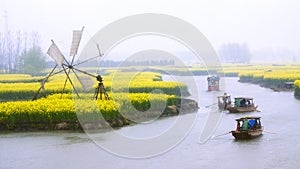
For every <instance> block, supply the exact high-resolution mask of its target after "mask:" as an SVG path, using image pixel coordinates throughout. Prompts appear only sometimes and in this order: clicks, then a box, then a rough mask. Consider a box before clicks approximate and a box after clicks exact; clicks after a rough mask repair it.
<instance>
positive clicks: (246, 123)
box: [242, 119, 249, 131]
mask: <svg viewBox="0 0 300 169" xmlns="http://www.w3.org/2000/svg"><path fill="white" fill-rule="evenodd" d="M248 126H249V121H248V120H247V119H245V120H244V121H243V124H242V131H247V130H248Z"/></svg>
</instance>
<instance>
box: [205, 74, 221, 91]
mask: <svg viewBox="0 0 300 169" xmlns="http://www.w3.org/2000/svg"><path fill="white" fill-rule="evenodd" d="M219 81H220V77H218V76H209V77H207V83H208V91H219V90H220V88H219Z"/></svg>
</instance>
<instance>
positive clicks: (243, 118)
mask: <svg viewBox="0 0 300 169" xmlns="http://www.w3.org/2000/svg"><path fill="white" fill-rule="evenodd" d="M260 118H261V117H252V116H249V117H241V118H239V119H235V120H236V121H244V120H251V119H254V120H259V119H260Z"/></svg>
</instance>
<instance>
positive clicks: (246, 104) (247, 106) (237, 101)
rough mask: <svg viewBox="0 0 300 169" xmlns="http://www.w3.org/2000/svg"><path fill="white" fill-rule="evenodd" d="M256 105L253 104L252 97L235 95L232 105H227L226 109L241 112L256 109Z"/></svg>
mask: <svg viewBox="0 0 300 169" xmlns="http://www.w3.org/2000/svg"><path fill="white" fill-rule="evenodd" d="M257 107H258V106H255V105H254V102H253V98H246V97H237V98H234V105H231V104H229V105H227V107H226V110H228V111H229V112H230V113H243V112H253V111H257Z"/></svg>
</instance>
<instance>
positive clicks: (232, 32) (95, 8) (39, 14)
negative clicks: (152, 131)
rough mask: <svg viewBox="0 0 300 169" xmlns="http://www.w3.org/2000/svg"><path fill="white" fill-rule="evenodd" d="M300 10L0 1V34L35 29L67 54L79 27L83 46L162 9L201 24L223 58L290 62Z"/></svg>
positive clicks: (281, 4)
mask: <svg viewBox="0 0 300 169" xmlns="http://www.w3.org/2000/svg"><path fill="white" fill-rule="evenodd" d="M299 9H300V2H299V1H297V0H287V1H283V0H281V1H273V0H265V1H260V0H252V1H238V0H226V1H217V0H207V1H194V0H185V1H179V0H172V1H170V0H161V1H153V0H143V1H139V0H127V1H116V0H100V1H99V0H86V1H74V0H72V1H71V0H64V1H60V0H44V1H40V0H26V1H18V0H0V14H1V15H0V16H1V17H0V25H1V26H0V32H1V33H4V34H6V33H7V32H17V31H20V32H21V33H23V34H24V33H27V34H28V35H31V34H32V32H36V33H38V37H39V38H38V42H37V43H38V44H39V45H40V46H41V48H42V50H43V51H44V52H46V51H47V49H48V47H49V46H50V44H51V41H50V40H51V39H54V40H55V42H56V43H57V44H58V46H59V47H60V49H61V50H62V52H63V53H65V54H66V55H67V54H68V53H69V48H70V43H71V39H72V30H74V29H78V30H80V29H81V28H82V26H85V28H86V29H85V31H84V35H83V40H82V43H81V46H80V48H82V47H83V46H84V44H85V43H86V42H87V40H88V39H90V38H91V37H92V36H93V35H94V34H95V33H96V32H97V31H98V30H100V29H101V28H102V27H104V26H105V25H107V24H109V23H111V22H114V21H115V20H118V19H120V18H123V17H126V16H130V15H134V14H140V13H162V14H168V15H172V16H175V17H178V18H180V19H183V20H185V21H187V22H189V23H190V24H192V25H194V26H195V27H197V28H198V29H199V30H200V31H201V32H202V33H203V34H204V35H205V36H206V37H207V38H208V40H209V41H210V42H211V44H212V45H213V47H214V48H215V50H216V51H217V52H218V54H219V56H220V57H221V60H223V61H226V62H232V63H235V62H245V63H262V62H270V63H275V62H290V63H291V62H299V61H300V48H299V44H300V33H299V30H300V22H299V21H300V18H299V16H300V10H299ZM30 37H32V36H28V38H27V40H28V39H30ZM79 52H80V50H79ZM178 52H182V51H180V49H178ZM235 55H239V56H243V58H244V59H242V61H241V60H239V59H236V58H235ZM186 57H188V54H187V56H186Z"/></svg>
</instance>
